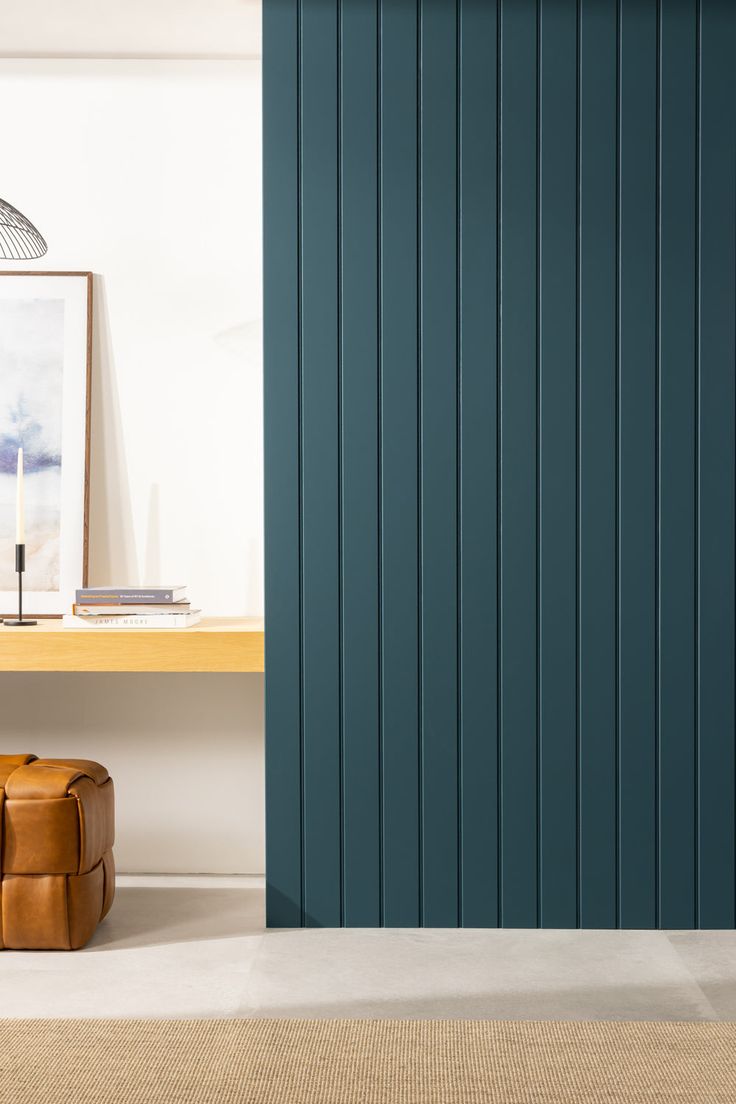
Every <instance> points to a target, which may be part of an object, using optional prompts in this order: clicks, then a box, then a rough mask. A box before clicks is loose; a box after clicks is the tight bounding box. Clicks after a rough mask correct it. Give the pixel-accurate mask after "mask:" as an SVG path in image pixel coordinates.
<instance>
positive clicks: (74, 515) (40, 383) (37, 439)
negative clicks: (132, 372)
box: [0, 270, 93, 617]
mask: <svg viewBox="0 0 736 1104" xmlns="http://www.w3.org/2000/svg"><path fill="white" fill-rule="evenodd" d="M0 278H1V279H0V609H4V610H6V611H7V613H6V614H3V616H14V615H16V614H17V598H16V597H15V594H16V593H17V576H16V575H15V570H14V568H15V563H14V555H15V553H14V546H15V535H14V516H15V513H14V501H15V500H14V486H15V463H14V461H13V455H14V454H16V455H17V446H18V444H19V443H20V444H22V445H23V449H24V456H26V457H27V458H28V459H27V460H26V465H25V472H26V476H25V480H24V484H25V500H26V572H25V575H24V579H23V612H24V614H26V615H28V616H29V617H60V616H61V615H62V614H63V613H69V612H71V607H72V603H73V601H74V590H75V589H76V588H77V587H79V586H86V585H87V582H88V564H89V475H90V472H89V468H90V415H91V407H90V397H91V380H92V305H93V275H92V273H91V272H74V271H59V272H44V271H37V272H36V271H32V270H29V271H12V270H11V271H8V270H4V271H0ZM29 445H30V448H29ZM34 450H35V451H34ZM29 468H30V470H29ZM34 475H36V476H37V477H38V478H37V479H36V480H35V482H34V479H33V476H34ZM11 491H12V505H11V504H10V502H9V499H11ZM9 583H10V584H11V585H8V584H9Z"/></svg>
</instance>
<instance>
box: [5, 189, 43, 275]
mask: <svg viewBox="0 0 736 1104" xmlns="http://www.w3.org/2000/svg"><path fill="white" fill-rule="evenodd" d="M47 249H48V246H47V245H46V242H45V241H44V239H43V238H42V237H41V235H40V234H39V232H38V230H37V229H36V227H35V226H34V225H33V223H32V222H29V221H28V219H27V218H26V216H25V215H22V214H21V213H20V211H17V210H16V209H15V207H13V206H12V204H10V203H6V202H5V200H4V199H0V258H2V259H3V260H6V261H33V260H35V259H36V258H37V257H43V255H44V253H45V252H46V250H47Z"/></svg>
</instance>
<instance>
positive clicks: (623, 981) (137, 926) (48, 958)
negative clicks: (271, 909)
mask: <svg viewBox="0 0 736 1104" xmlns="http://www.w3.org/2000/svg"><path fill="white" fill-rule="evenodd" d="M0 1016H4V1017H15V1016H29V1017H36V1016H40V1017H57V1016H58V1017H61V1016H80V1017H87V1016H91V1017H110V1016H123V1017H125V1016H143V1017H147V1016H153V1017H180V1016H181V1017H190V1016H202V1017H207V1016H276V1017H281V1016H296V1017H371V1018H373V1017H408V1018H435V1017H459V1018H463V1017H466V1018H490V1019H566V1020H570V1019H573V1020H574V1019H585V1020H589V1019H611V1020H713V1019H726V1020H734V1019H736V932H667V933H664V932H622V931H618V932H591V931H582V932H580V931H578V932H576V931H486V930H464V931H451V930H437V929H435V930H397V929H394V930H384V931H376V930H372V929H371V930H367V929H358V930H355V929H354V930H342V931H339V930H328V929H322V930H310V931H270V932H267V931H265V930H264V923H263V883H262V880H260V879H253V878H251V879H248V878H177V877H169V878H150V877H145V878H143V877H141V878H131V877H123V878H120V879H119V888H118V895H117V899H116V901H115V905H114V907H113V910H112V912H111V914H110V916H109V917H108V919H107V920H106V921H105V922H104V923H103V924H102V925H101V926H100V928H99V929H98V931H97V934H96V935H95V937H94V939H93V941H92V942H91V943H90V945H89V946H88V947H87V948H85V949H84V950H83V951H77V952H76V953H74V954H69V953H64V952H53V953H49V952H18V951H4V952H2V953H0Z"/></svg>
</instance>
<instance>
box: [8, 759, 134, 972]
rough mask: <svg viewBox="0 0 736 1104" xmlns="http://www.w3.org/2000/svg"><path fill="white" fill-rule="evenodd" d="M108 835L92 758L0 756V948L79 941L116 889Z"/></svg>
mask: <svg viewBox="0 0 736 1104" xmlns="http://www.w3.org/2000/svg"><path fill="white" fill-rule="evenodd" d="M114 833H115V808H114V796H113V785H112V779H111V778H110V776H109V775H108V773H107V771H106V770H105V768H104V767H101V766H100V764H99V763H92V762H90V761H89V760H87V759H36V757H35V756H34V755H0V948H8V949H9V950H10V949H12V950H47V951H48V950H52V951H56V950H59V951H62V950H63V951H73V950H76V949H77V948H78V947H83V946H84V944H85V943H86V942H87V940H88V939H90V937H91V936H92V934H93V933H94V930H95V928H96V927H97V925H98V924H99V922H100V920H102V918H103V917H104V916H106V915H107V913H108V911H109V909H110V906H111V904H112V899H113V896H114V894H115V866H114V863H113V857H112V845H113V842H114Z"/></svg>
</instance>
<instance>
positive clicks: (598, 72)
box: [578, 0, 617, 928]
mask: <svg viewBox="0 0 736 1104" xmlns="http://www.w3.org/2000/svg"><path fill="white" fill-rule="evenodd" d="M579 34H580V87H579V126H580V135H579V146H580V148H579V162H580V164H579V173H580V178H579V182H578V187H579V200H578V202H579V220H580V227H579V235H580V242H579V252H580V256H579V276H578V283H579V289H578V294H579V305H578V311H579V337H578V340H579V351H578V356H579V367H578V374H579V381H578V388H579V393H578V419H579V431H578V432H579V440H578V527H579V535H578V541H579V551H578V557H579V577H578V602H579V630H578V678H579V690H578V697H579V700H578V710H579V742H580V762H579V774H580V781H579V785H580V823H579V836H580V842H579V848H580V856H579V864H580V915H579V922H580V924H581V925H582V926H583V927H585V928H607V927H615V926H616V920H617V909H616V398H617V396H616V301H617V300H616V296H617V290H616V114H617V112H616V104H617V80H616V77H617V66H616V60H617V58H616V54H617V26H616V5H615V4H610V3H607V4H603V3H601V2H600V0H581V2H580V31H579Z"/></svg>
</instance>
